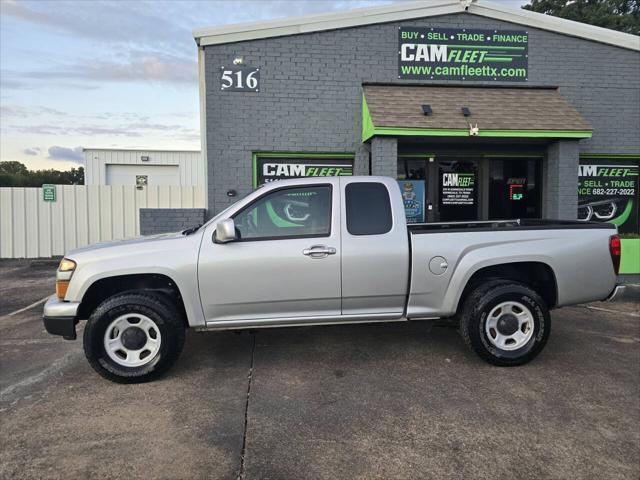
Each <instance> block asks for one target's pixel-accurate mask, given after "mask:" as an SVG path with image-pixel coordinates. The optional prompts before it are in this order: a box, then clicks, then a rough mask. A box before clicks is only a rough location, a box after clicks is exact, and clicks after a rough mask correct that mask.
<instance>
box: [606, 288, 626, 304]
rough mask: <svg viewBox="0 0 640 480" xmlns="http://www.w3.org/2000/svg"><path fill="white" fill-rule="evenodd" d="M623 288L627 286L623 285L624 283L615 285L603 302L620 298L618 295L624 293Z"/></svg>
mask: <svg viewBox="0 0 640 480" xmlns="http://www.w3.org/2000/svg"><path fill="white" fill-rule="evenodd" d="M625 288H627V287H625V286H624V285H616V288H614V289H613V291H612V292H611V293H610V294H609V296H608V297H607V298H606V299H605V302H613V301H615V300H617V299H620V297H621V296H622V294H623V293H624V290H625Z"/></svg>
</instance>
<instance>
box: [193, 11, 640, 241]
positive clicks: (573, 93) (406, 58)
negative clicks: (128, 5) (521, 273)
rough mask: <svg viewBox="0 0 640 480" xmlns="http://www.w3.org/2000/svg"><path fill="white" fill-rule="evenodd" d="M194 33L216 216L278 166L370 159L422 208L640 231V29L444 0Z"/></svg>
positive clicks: (288, 169)
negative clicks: (562, 220) (617, 29)
mask: <svg viewBox="0 0 640 480" xmlns="http://www.w3.org/2000/svg"><path fill="white" fill-rule="evenodd" d="M194 37H195V40H196V43H197V44H198V52H199V68H200V93H201V95H200V98H201V124H202V152H203V156H204V158H205V164H206V168H207V172H206V175H205V177H206V182H207V192H208V195H207V209H208V210H207V212H208V213H207V215H208V216H209V217H211V216H213V215H214V214H215V213H217V212H219V211H220V210H222V209H223V208H225V207H226V206H227V205H229V203H231V202H232V201H234V197H237V196H242V195H244V194H246V193H248V192H249V191H251V190H252V189H253V188H255V187H257V186H259V185H260V184H261V183H263V182H266V181H271V180H275V179H278V178H286V177H291V176H305V175H307V176H309V175H336V174H337V175H348V174H352V173H353V174H365V175H366V174H374V175H388V176H392V177H395V178H397V179H398V180H399V181H401V182H403V185H402V186H403V188H406V189H407V191H408V192H410V193H411V195H412V197H411V198H414V199H417V203H416V202H414V203H411V202H409V204H408V209H409V210H411V212H409V210H408V211H407V214H408V217H411V220H410V221H426V222H435V221H464V220H472V219H473V220H475V219H500V218H518V217H520V218H521V217H546V218H566V219H569V218H573V219H575V218H576V217H578V218H580V219H582V220H600V221H613V222H616V223H618V225H620V228H621V230H622V231H637V229H638V162H639V160H640V38H639V37H637V36H634V35H629V34H624V33H620V32H614V31H611V30H607V29H602V28H598V27H593V26H589V25H584V24H580V23H576V22H572V21H568V20H564V19H558V18H554V17H550V16H545V15H541V14H537V13H533V12H529V11H525V10H518V9H510V8H504V7H503V6H501V5H498V4H492V3H488V2H484V1H483V0H478V1H472V0H462V1H461V0H432V1H418V2H411V3H405V4H396V5H391V6H384V7H376V8H367V9H360V10H353V11H350V12H343V13H336V14H329V15H316V16H309V17H300V18H292V19H285V20H277V21H269V22H260V23H250V24H241V25H232V26H225V27H216V28H203V29H198V30H195V31H194ZM407 184H409V185H408V186H407Z"/></svg>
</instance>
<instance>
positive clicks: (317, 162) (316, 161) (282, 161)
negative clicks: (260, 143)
mask: <svg viewBox="0 0 640 480" xmlns="http://www.w3.org/2000/svg"><path fill="white" fill-rule="evenodd" d="M253 168H254V187H257V186H259V185H262V184H264V183H267V182H273V181H274V180H283V179H285V178H300V177H333V176H344V175H353V158H351V157H335V158H334V157H322V158H305V157H285V158H281V157H271V156H264V157H263V156H259V155H258V156H257V157H256V159H255V164H254V167H253Z"/></svg>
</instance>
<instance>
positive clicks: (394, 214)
mask: <svg viewBox="0 0 640 480" xmlns="http://www.w3.org/2000/svg"><path fill="white" fill-rule="evenodd" d="M340 185H341V191H342V196H343V201H342V215H341V222H342V314H343V315H355V314H392V315H397V316H401V315H402V314H403V312H404V307H405V303H406V300H407V288H408V282H409V239H408V233H407V224H406V218H405V214H404V207H403V205H402V202H400V189H399V187H398V184H397V183H396V182H395V181H393V180H392V179H388V180H386V179H384V180H376V181H371V180H367V179H349V178H347V177H341V178H340ZM390 195H393V198H397V199H398V201H396V202H392V201H391V198H392V197H390Z"/></svg>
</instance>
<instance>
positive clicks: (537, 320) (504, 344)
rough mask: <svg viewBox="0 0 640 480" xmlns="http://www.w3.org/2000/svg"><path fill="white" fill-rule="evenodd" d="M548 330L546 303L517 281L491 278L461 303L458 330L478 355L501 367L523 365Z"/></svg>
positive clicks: (538, 349) (535, 352) (541, 345)
mask: <svg viewBox="0 0 640 480" xmlns="http://www.w3.org/2000/svg"><path fill="white" fill-rule="evenodd" d="M550 332H551V317H550V315H549V309H548V307H547V305H546V302H545V301H544V299H542V297H540V295H538V294H537V293H536V292H535V291H533V290H532V289H531V288H529V287H527V286H526V285H523V284H521V283H517V282H512V281H506V280H492V281H489V282H487V283H485V284H484V285H480V286H478V287H476V288H475V289H474V290H473V291H472V292H471V294H470V295H469V296H468V297H467V299H466V300H465V302H464V306H463V309H462V315H461V317H460V333H461V335H462V338H463V339H464V341H465V343H466V344H467V345H468V346H469V347H470V348H471V349H472V350H473V351H474V352H476V353H477V354H478V355H479V356H480V358H482V359H483V360H485V361H487V362H489V363H492V364H494V365H499V366H503V367H511V366H517V365H523V364H525V363H527V362H529V361H531V360H533V359H534V358H535V357H536V356H537V355H538V354H539V353H540V352H541V351H542V349H543V348H544V346H545V344H546V343H547V339H548V338H549V333H550Z"/></svg>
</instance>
